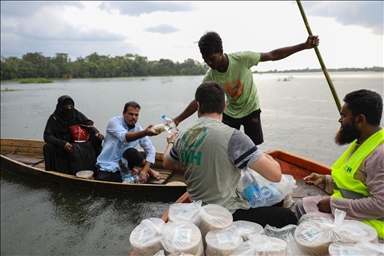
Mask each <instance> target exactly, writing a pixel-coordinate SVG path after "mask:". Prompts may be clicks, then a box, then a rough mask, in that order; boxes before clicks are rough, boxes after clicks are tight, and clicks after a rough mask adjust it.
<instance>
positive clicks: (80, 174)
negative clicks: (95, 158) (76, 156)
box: [76, 170, 93, 180]
mask: <svg viewBox="0 0 384 256" xmlns="http://www.w3.org/2000/svg"><path fill="white" fill-rule="evenodd" d="M76 177H79V178H83V179H87V180H91V179H93V171H89V170H84V171H79V172H77V173H76Z"/></svg>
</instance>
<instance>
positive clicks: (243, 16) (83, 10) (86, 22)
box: [1, 1, 384, 71]
mask: <svg viewBox="0 0 384 256" xmlns="http://www.w3.org/2000/svg"><path fill="white" fill-rule="evenodd" d="M26 3H27V5H25V4H26ZM354 3H359V4H349V3H347V2H343V4H344V8H339V9H338V10H339V11H337V12H336V11H335V10H334V7H335V6H339V5H336V2H302V4H303V7H304V10H306V14H307V18H308V21H309V24H310V27H311V29H312V32H313V33H314V34H318V35H319V36H320V46H319V50H320V53H321V55H322V57H323V60H324V62H325V64H326V66H327V67H328V68H340V67H371V66H384V64H383V33H381V34H380V33H379V34H378V33H377V28H378V27H380V25H378V24H380V22H378V21H380V15H379V17H378V18H374V17H371V18H370V19H369V22H367V21H366V20H367V18H365V17H366V15H367V14H366V13H359V12H358V10H359V9H363V8H365V9H367V8H369V7H372V6H371V5H370V4H372V2H363V1H360V2H354ZM1 5H2V11H1V12H2V13H1V14H2V15H1V16H2V18H1V19H2V24H1V41H2V42H1V46H2V47H1V49H2V50H1V54H2V55H3V56H4V57H8V56H16V57H21V56H22V55H23V54H26V53H27V52H42V53H43V54H44V55H45V56H54V55H55V53H58V52H64V53H68V54H69V56H71V57H72V60H75V57H78V56H82V57H85V56H88V55H90V54H92V53H94V52H97V53H98V54H100V55H110V56H116V55H118V56H124V55H125V54H127V53H132V54H139V55H142V56H146V57H148V59H149V60H159V59H162V58H163V59H171V60H172V61H175V62H176V61H179V62H183V61H184V60H186V59H188V58H191V59H195V60H198V61H202V59H201V56H200V53H199V49H198V46H197V44H196V43H195V42H196V41H198V40H199V38H200V37H201V36H202V35H203V34H204V33H205V32H206V31H208V30H214V31H217V32H218V33H219V34H220V35H221V37H222V39H223V46H224V51H225V52H234V51H241V50H253V51H260V52H267V51H270V50H273V49H276V48H279V47H284V46H289V45H294V44H298V43H302V42H304V41H305V40H306V38H307V36H308V33H307V31H306V28H305V26H304V22H303V20H302V17H301V15H300V12H299V9H298V7H297V4H296V2H294V1H281V2H277V1H266V2H262V1H244V2H242V1H236V2H235V1H221V2H217V1H212V2H211V1H196V2H147V1H145V2H132V1H128V2H100V1H99V2H91V1H89V2H88V1H84V2H53V1H52V2H12V1H10V2H8V1H2V2H1ZM367 6H368V7H367ZM381 6H382V4H381ZM3 7H4V8H3ZM27 7H28V8H33V10H34V11H33V12H32V13H31V12H29V13H28V12H27ZM15 8H16V9H17V11H15ZM23 13H24V15H22V14H23ZM348 13H353V14H354V17H356V19H354V20H353V22H352V20H348V19H347V16H346V15H345V14H348ZM368 15H369V14H368ZM371 15H372V16H373V15H375V16H377V15H376V12H372V13H371ZM381 21H382V16H381ZM381 27H382V24H381ZM307 67H309V68H320V64H319V61H318V59H317V57H316V54H315V52H314V50H306V51H302V52H300V53H297V54H294V55H292V56H290V57H289V58H287V59H284V60H281V61H277V62H266V63H260V64H259V66H258V67H256V68H255V69H257V70H260V71H264V70H271V69H278V70H281V69H295V68H307Z"/></svg>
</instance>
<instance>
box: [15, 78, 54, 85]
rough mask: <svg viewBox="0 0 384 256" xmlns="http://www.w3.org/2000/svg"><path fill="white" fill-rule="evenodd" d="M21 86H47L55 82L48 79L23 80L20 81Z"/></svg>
mask: <svg viewBox="0 0 384 256" xmlns="http://www.w3.org/2000/svg"><path fill="white" fill-rule="evenodd" d="M19 83H20V84H46V83H53V80H51V79H48V78H23V79H20V82H19Z"/></svg>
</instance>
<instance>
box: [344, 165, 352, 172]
mask: <svg viewBox="0 0 384 256" xmlns="http://www.w3.org/2000/svg"><path fill="white" fill-rule="evenodd" d="M344 171H346V172H347V173H351V172H352V167H349V166H347V165H346V166H344Z"/></svg>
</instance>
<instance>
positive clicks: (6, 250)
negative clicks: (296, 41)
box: [1, 72, 384, 255]
mask: <svg viewBox="0 0 384 256" xmlns="http://www.w3.org/2000/svg"><path fill="white" fill-rule="evenodd" d="M330 76H331V78H332V80H333V85H334V87H335V89H336V92H337V94H338V96H339V100H340V102H341V104H342V98H343V97H344V95H345V94H346V93H348V92H350V91H353V90H357V89H362V88H366V89H370V90H374V91H377V92H378V93H380V94H381V95H383V90H384V85H383V73H382V72H340V73H338V72H334V73H332V72H331V73H330ZM254 77H255V81H256V85H257V88H258V92H259V97H260V101H261V109H262V115H261V122H262V126H263V131H264V140H265V142H264V143H263V144H262V145H260V146H259V148H260V149H261V150H263V151H266V150H270V149H282V150H286V151H290V152H293V153H295V154H299V155H302V156H305V157H308V158H311V159H314V160H316V161H319V162H322V163H324V164H328V165H331V164H332V163H333V162H334V161H335V160H336V159H337V158H338V157H339V156H340V154H341V153H342V152H343V151H344V150H345V148H346V147H345V146H344V147H340V146H337V145H335V143H334V142H333V138H334V135H335V133H336V131H337V130H338V128H339V124H338V122H337V120H338V118H339V111H338V109H337V106H336V103H335V101H334V99H333V96H332V93H331V91H330V89H329V86H328V83H327V81H326V79H325V78H324V75H323V73H320V72H319V73H286V74H262V75H260V74H255V75H254ZM201 80H202V76H192V77H150V78H148V77H143V78H113V79H73V80H55V82H54V83H51V84H18V83H16V82H12V81H5V82H1V90H2V93H1V137H6V138H23V139H35V140H42V139H43V130H44V127H45V123H46V120H47V118H48V116H49V115H50V114H51V113H52V112H53V111H54V109H55V106H56V103H57V98H58V97H60V96H61V95H64V94H67V95H70V96H71V97H72V98H73V99H74V101H75V107H76V108H77V109H78V110H79V111H81V112H83V113H84V114H85V115H86V116H87V117H88V118H90V119H92V120H93V121H94V122H95V125H96V126H97V127H98V129H99V130H100V132H102V133H105V127H106V124H107V122H108V120H109V119H110V118H111V117H113V116H115V115H121V113H122V110H123V106H124V104H125V103H126V102H127V101H130V100H135V101H137V102H138V103H139V104H140V105H141V107H142V108H141V112H140V117H139V123H140V124H141V125H142V126H143V127H147V126H148V125H149V124H158V123H161V116H162V115H163V114H166V115H167V116H169V117H175V116H176V115H178V114H179V113H181V111H182V110H184V108H185V107H186V106H187V105H188V103H189V102H190V101H191V100H192V99H193V96H194V92H195V90H196V88H197V86H198V85H199V84H200V83H201ZM4 90H6V91H4ZM196 118H197V115H196V114H194V115H193V116H191V117H189V118H188V119H186V120H185V121H184V122H182V123H181V124H180V125H179V128H180V129H183V128H185V127H186V126H187V125H188V124H190V123H192V122H193V121H194V120H195V119H196ZM382 124H383V122H382ZM382 126H383V125H382ZM151 140H152V142H153V144H154V146H155V148H156V150H157V151H163V150H164V149H165V146H166V139H165V134H160V135H158V136H156V137H151ZM173 201H174V198H161V199H159V198H148V197H142V198H139V197H130V196H127V195H110V194H100V193H96V192H94V191H85V190H74V189H73V188H71V189H68V188H66V187H61V186H57V185H53V184H44V183H38V182H32V181H29V180H25V179H22V178H19V177H15V176H13V175H11V174H8V173H6V172H5V171H1V255H127V254H128V253H129V252H130V251H131V246H130V244H129V235H130V233H131V231H132V230H133V229H134V228H135V227H136V226H137V225H138V224H139V223H140V221H141V220H143V219H146V218H149V217H160V216H161V215H162V214H163V213H164V212H165V210H166V209H167V208H168V207H169V205H170V204H171V203H172V202H173Z"/></svg>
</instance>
